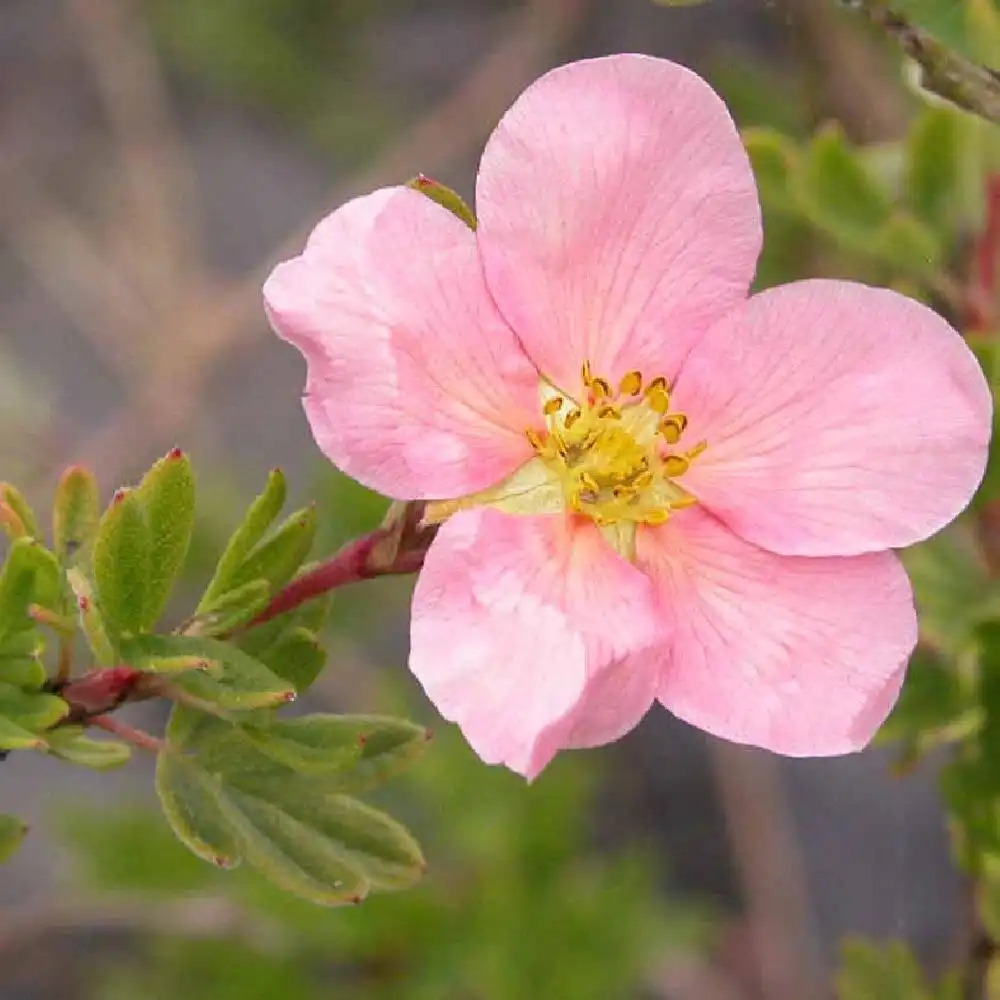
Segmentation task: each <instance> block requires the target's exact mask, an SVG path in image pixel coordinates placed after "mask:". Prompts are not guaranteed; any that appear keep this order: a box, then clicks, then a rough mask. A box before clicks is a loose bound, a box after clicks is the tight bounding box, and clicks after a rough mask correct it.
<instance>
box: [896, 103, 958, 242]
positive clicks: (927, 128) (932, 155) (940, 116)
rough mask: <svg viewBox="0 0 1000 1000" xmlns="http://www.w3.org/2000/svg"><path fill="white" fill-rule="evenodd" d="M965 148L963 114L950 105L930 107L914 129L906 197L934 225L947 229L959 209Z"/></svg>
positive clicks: (906, 181)
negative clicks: (962, 134)
mask: <svg viewBox="0 0 1000 1000" xmlns="http://www.w3.org/2000/svg"><path fill="white" fill-rule="evenodd" d="M961 150H962V137H961V121H960V113H959V112H957V111H953V110H951V109H950V108H934V107H929V108H927V109H926V110H925V111H924V113H923V114H922V115H921V116H920V118H919V119H918V120H917V123H916V124H915V125H914V126H913V128H912V129H911V130H910V134H909V138H908V140H907V157H906V177H905V191H906V200H907V202H908V204H910V205H911V206H912V207H913V210H914V212H915V213H916V214H917V216H918V217H919V218H920V219H922V220H923V221H924V222H926V223H927V224H928V225H930V226H934V227H938V228H940V229H945V230H946V229H947V227H948V226H949V225H950V223H951V221H952V217H953V215H954V213H955V211H956V209H957V199H956V192H957V190H958V187H959V185H960V183H961V176H962V164H961Z"/></svg>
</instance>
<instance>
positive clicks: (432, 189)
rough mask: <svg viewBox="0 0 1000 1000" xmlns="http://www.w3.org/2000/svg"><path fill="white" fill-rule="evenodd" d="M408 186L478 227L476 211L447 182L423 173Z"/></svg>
mask: <svg viewBox="0 0 1000 1000" xmlns="http://www.w3.org/2000/svg"><path fill="white" fill-rule="evenodd" d="M406 186H407V187H409V188H413V190H414V191H419V192H420V193H421V194H424V195H426V196H427V197H428V198H430V200H431V201H433V202H436V203H437V204H438V205H440V206H441V207H442V208H446V209H448V211H449V212H451V214H452V215H454V216H456V217H457V218H459V219H461V220H462V222H464V223H465V224H466V225H467V226H468V227H469V228H470V229H475V228H476V226H477V222H476V213H475V212H473V211H472V209H471V208H470V207H469V205H468V202H466V200H465V199H464V198H463V197H462V196H461V195H460V194H459V193H458V192H457V191H453V190H452V189H451V188H450V187H448V186H447V184H442V183H441V182H440V181H436V180H434V179H433V178H431V177H425V176H424V175H423V174H417V176H416V177H413V178H411V179H410V180H408V181H407V182H406Z"/></svg>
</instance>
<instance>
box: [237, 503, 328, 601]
mask: <svg viewBox="0 0 1000 1000" xmlns="http://www.w3.org/2000/svg"><path fill="white" fill-rule="evenodd" d="M315 537H316V510H315V508H313V507H304V508H303V509H302V510H297V511H296V512H295V513H294V514H291V515H289V516H288V518H286V519H285V520H284V521H283V522H282V523H281V524H280V525H279V526H278V527H277V528H276V529H275V531H274V534H273V535H271V537H270V538H268V539H267V540H266V541H264V542H262V543H261V544H260V545H258V546H257V547H256V548H255V549H254V550H253V551H252V552H251V553H250V554H249V555H248V556H247V558H246V560H245V561H244V562H243V565H242V566H240V568H239V570H238V571H237V572H236V574H235V575H234V577H233V580H232V584H231V586H230V588H229V589H230V590H233V589H236V588H237V587H242V586H243V585H244V584H247V583H250V582H251V581H253V580H266V581H267V582H268V583H269V584H270V586H271V593H272V594H274V593H276V592H277V591H278V590H280V589H281V588H282V587H283V586H284V585H285V584H286V583H288V581H289V580H291V578H292V577H293V576H294V575H295V572H296V570H298V568H299V567H300V566H301V565H302V564H303V563H304V562H305V560H306V558H307V557H308V555H309V551H310V549H311V548H312V546H313V541H314V539H315Z"/></svg>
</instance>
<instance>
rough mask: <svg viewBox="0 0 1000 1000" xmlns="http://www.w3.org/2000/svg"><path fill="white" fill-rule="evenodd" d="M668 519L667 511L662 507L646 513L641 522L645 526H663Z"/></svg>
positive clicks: (668, 513)
mask: <svg viewBox="0 0 1000 1000" xmlns="http://www.w3.org/2000/svg"><path fill="white" fill-rule="evenodd" d="M669 517H670V511H669V510H667V509H665V508H663V507H655V508H653V510H649V511H646V516H645V517H644V518H643V520H644V521H645V522H646V524H665V523H666V521H667V518H669Z"/></svg>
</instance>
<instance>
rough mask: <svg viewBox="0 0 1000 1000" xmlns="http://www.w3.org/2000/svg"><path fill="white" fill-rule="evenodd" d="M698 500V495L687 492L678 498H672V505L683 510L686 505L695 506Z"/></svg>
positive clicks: (675, 508)
mask: <svg viewBox="0 0 1000 1000" xmlns="http://www.w3.org/2000/svg"><path fill="white" fill-rule="evenodd" d="M697 502H698V500H697V498H696V497H693V496H692V495H691V494H690V493H685V494H684V495H683V496H680V497H678V498H677V499H676V500H671V501H670V506H671V507H672V508H673V509H674V510H683V509H684V508H685V507H693V506H694V505H695V504H696V503H697Z"/></svg>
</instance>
